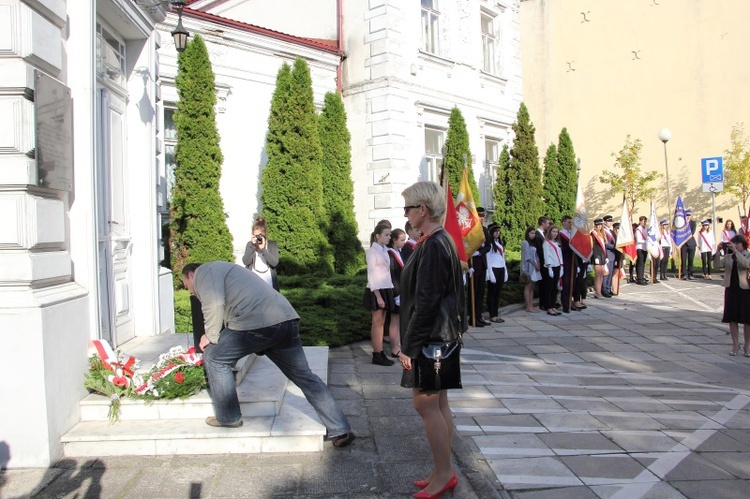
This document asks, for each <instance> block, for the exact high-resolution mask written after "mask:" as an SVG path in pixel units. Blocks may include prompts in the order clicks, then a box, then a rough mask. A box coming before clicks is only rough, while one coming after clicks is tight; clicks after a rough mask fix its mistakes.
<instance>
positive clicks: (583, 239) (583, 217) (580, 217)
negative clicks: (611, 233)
mask: <svg viewBox="0 0 750 499" xmlns="http://www.w3.org/2000/svg"><path fill="white" fill-rule="evenodd" d="M570 249H572V250H573V251H574V252H575V254H576V255H578V256H580V257H581V258H582V259H583V260H586V261H588V260H589V259H590V258H591V253H592V252H593V251H594V245H593V242H592V241H591V229H590V228H589V216H588V212H587V211H586V203H584V201H583V191H582V190H581V184H580V183H579V184H578V192H576V212H575V214H574V215H573V229H572V231H571V236H570ZM566 272H567V271H566Z"/></svg>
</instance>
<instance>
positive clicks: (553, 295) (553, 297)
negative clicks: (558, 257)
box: [540, 267, 560, 308]
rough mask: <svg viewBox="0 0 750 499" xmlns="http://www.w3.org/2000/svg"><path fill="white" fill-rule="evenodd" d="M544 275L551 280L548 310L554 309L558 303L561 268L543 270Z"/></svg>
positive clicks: (548, 290)
mask: <svg viewBox="0 0 750 499" xmlns="http://www.w3.org/2000/svg"><path fill="white" fill-rule="evenodd" d="M549 269H552V277H550V276H549ZM543 275H546V276H547V279H548V280H549V285H548V289H547V300H546V301H547V303H549V305H547V308H554V306H555V302H556V301H557V283H558V281H559V280H560V267H549V268H546V269H543ZM540 300H541V297H540Z"/></svg>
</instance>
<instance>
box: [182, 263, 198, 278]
mask: <svg viewBox="0 0 750 499" xmlns="http://www.w3.org/2000/svg"><path fill="white" fill-rule="evenodd" d="M200 266H201V264H200V263H195V262H193V263H187V264H185V266H184V267H182V277H187V275H188V274H189V273H190V272H195V269H197V268H198V267H200Z"/></svg>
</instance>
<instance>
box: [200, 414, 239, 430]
mask: <svg viewBox="0 0 750 499" xmlns="http://www.w3.org/2000/svg"><path fill="white" fill-rule="evenodd" d="M206 424H207V425H208V426H213V427H215V428H239V427H240V426H242V420H241V419H240V420H239V421H237V422H236V423H231V424H222V423H220V422H219V420H218V419H216V417H215V416H209V417H207V418H206Z"/></svg>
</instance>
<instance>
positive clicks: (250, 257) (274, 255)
mask: <svg viewBox="0 0 750 499" xmlns="http://www.w3.org/2000/svg"><path fill="white" fill-rule="evenodd" d="M256 255H258V253H257V252H256V251H255V245H254V244H253V242H252V241H249V242H248V243H247V246H245V254H244V255H243V256H242V263H244V264H245V268H246V269H252V268H253V265H255V258H256ZM260 255H261V257H262V258H263V260H265V262H266V265H268V269H269V272H271V283H272V284H273V289H275V290H276V291H278V290H279V279H278V277H277V276H276V266H277V265H278V264H279V245H278V244H276V241H271V240H270V239H269V240H268V244H267V245H266V247H265V248H264V249H262V250H260Z"/></svg>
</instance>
